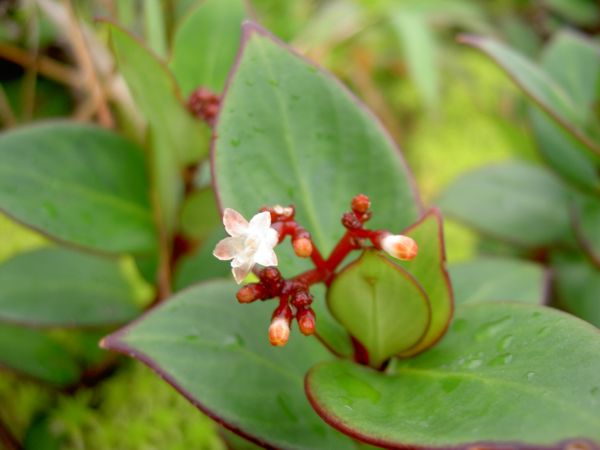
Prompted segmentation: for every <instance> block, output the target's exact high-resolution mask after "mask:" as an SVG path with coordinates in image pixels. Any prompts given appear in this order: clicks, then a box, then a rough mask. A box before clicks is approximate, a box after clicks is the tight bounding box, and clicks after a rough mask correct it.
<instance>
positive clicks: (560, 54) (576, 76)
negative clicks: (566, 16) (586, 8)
mask: <svg viewBox="0 0 600 450" xmlns="http://www.w3.org/2000/svg"><path fill="white" fill-rule="evenodd" d="M541 66H542V68H543V69H544V70H545V71H546V72H547V73H548V74H550V76H552V78H553V79H554V80H555V81H556V82H557V83H558V84H559V85H560V86H561V87H562V88H563V89H564V90H565V92H566V93H567V94H568V95H569V96H570V97H571V98H572V99H573V101H574V102H575V104H576V105H577V106H578V107H579V108H581V109H582V110H583V111H589V112H591V111H590V110H591V108H592V107H593V105H594V102H595V99H596V98H597V96H598V95H597V88H598V82H599V81H600V48H598V46H597V44H595V43H594V42H593V41H592V40H590V39H587V38H586V37H584V36H583V35H580V34H576V33H574V32H572V31H561V32H558V33H556V34H555V35H554V36H553V38H552V41H551V42H550V44H549V45H548V46H547V47H546V48H545V50H544V53H543V55H542V60H541Z"/></svg>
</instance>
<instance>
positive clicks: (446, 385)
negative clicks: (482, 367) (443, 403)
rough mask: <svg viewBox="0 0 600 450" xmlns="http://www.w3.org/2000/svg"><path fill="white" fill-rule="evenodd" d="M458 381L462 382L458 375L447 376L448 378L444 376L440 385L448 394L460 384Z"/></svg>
mask: <svg viewBox="0 0 600 450" xmlns="http://www.w3.org/2000/svg"><path fill="white" fill-rule="evenodd" d="M460 383H462V380H461V379H460V378H458V377H448V378H444V379H443V380H442V381H441V386H442V389H443V390H444V392H445V393H447V394H449V393H450V392H453V391H455V390H456V389H457V388H458V386H459V385H460Z"/></svg>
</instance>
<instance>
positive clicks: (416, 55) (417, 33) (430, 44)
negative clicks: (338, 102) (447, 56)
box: [391, 8, 440, 108]
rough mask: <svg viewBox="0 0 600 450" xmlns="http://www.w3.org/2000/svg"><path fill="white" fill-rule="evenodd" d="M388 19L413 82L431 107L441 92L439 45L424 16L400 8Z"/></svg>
mask: <svg viewBox="0 0 600 450" xmlns="http://www.w3.org/2000/svg"><path fill="white" fill-rule="evenodd" d="M391 23H392V27H393V29H394V31H395V32H396V35H397V36H398V38H399V39H400V42H401V44H402V47H403V49H404V59H405V60H406V64H407V66H408V70H409V73H410V76H411V78H412V81H413V83H415V86H416V87H417V89H418V91H419V93H420V95H421V98H422V100H423V102H424V103H425V104H426V105H427V106H428V107H430V108H433V107H435V106H436V105H437V103H438V99H439V93H440V80H439V68H438V62H437V50H438V49H437V44H436V42H435V36H434V34H433V32H432V30H431V28H430V25H429V24H428V23H427V17H426V16H425V15H424V14H422V13H418V12H413V11H410V10H405V9H402V8H399V9H397V10H396V11H394V12H393V13H392V17H391Z"/></svg>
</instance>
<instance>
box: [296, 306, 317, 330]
mask: <svg viewBox="0 0 600 450" xmlns="http://www.w3.org/2000/svg"><path fill="white" fill-rule="evenodd" d="M296 319H297V320H298V327H299V328H300V331H301V332H302V334H303V335H304V336H310V335H311V334H314V332H315V327H316V324H315V313H314V312H313V310H312V309H310V308H307V309H301V310H299V311H298V314H296Z"/></svg>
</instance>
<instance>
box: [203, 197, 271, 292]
mask: <svg viewBox="0 0 600 450" xmlns="http://www.w3.org/2000/svg"><path fill="white" fill-rule="evenodd" d="M223 225H225V230H226V231H227V233H228V234H229V235H230V236H231V237H227V238H225V239H223V240H221V241H220V242H219V243H218V244H217V246H216V247H215V249H214V251H213V255H215V257H217V258H218V259H220V260H230V259H231V260H232V261H231V271H232V272H233V277H234V278H235V281H236V282H237V283H238V284H240V283H241V282H242V281H243V280H244V278H246V276H247V275H248V274H249V273H250V271H251V270H252V268H253V267H254V265H255V264H260V265H262V266H276V265H277V255H276V254H275V252H274V251H273V248H274V247H275V246H276V245H277V242H278V241H279V235H278V234H277V231H276V230H274V229H273V228H271V214H270V213H269V212H267V211H264V212H261V213H258V214H256V215H255V216H254V217H252V219H250V223H248V222H247V221H246V219H244V217H243V216H242V215H241V214H240V213H239V212H237V211H235V210H233V209H230V208H225V211H223Z"/></svg>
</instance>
